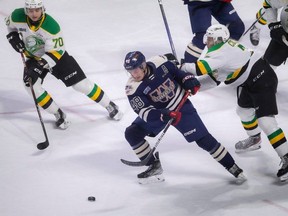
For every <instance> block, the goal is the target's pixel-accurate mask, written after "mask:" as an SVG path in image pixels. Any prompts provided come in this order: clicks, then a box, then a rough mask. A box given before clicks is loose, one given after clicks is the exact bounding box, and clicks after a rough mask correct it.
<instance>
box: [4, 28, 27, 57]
mask: <svg viewBox="0 0 288 216" xmlns="http://www.w3.org/2000/svg"><path fill="white" fill-rule="evenodd" d="M6 37H7V39H8V41H9V43H10V44H11V46H12V47H13V48H14V50H15V51H16V52H19V53H22V52H24V50H25V44H24V42H23V41H22V40H21V38H20V36H19V33H18V32H10V33H9V34H8V35H6Z"/></svg>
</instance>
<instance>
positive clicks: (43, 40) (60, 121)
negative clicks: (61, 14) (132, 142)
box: [6, 0, 122, 129]
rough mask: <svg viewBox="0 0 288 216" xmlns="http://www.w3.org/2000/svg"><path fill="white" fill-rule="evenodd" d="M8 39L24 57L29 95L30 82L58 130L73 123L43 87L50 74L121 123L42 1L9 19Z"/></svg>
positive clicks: (33, 0) (29, 0) (33, 1)
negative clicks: (73, 52)
mask: <svg viewBox="0 0 288 216" xmlns="http://www.w3.org/2000/svg"><path fill="white" fill-rule="evenodd" d="M6 25H7V27H8V32H9V34H8V35H7V39H8V41H9V43H10V44H11V45H12V47H13V48H14V49H15V50H16V51H17V52H19V53H24V54H25V56H26V58H27V61H26V69H25V70H24V75H23V81H24V83H25V86H26V90H27V91H28V93H29V94H31V92H30V88H29V80H30V79H32V84H33V88H34V90H35V95H36V98H37V102H38V104H39V105H40V106H41V107H42V108H43V109H45V110H46V111H47V112H48V113H51V114H54V115H55V117H56V126H57V127H59V128H62V129H66V128H67V127H68V126H69V124H70V122H69V121H68V120H67V119H66V114H65V113H64V112H63V111H62V110H61V109H60V108H59V107H58V105H57V104H56V103H55V102H54V100H53V99H52V97H51V96H50V95H49V93H48V92H47V91H46V90H45V89H44V88H43V87H42V83H43V81H44V78H45V77H46V75H47V73H48V72H51V74H52V75H53V76H55V77H56V78H57V79H60V80H61V81H62V82H63V83H64V84H65V85H66V86H67V87H69V86H72V88H73V89H75V90H76V91H79V92H81V93H83V94H85V95H87V96H88V97H89V98H90V99H92V100H93V101H95V102H97V103H99V104H100V105H101V106H103V107H104V108H106V109H107V110H108V113H109V117H110V118H111V119H115V120H120V118H121V116H122V113H121V112H120V111H119V109H118V106H117V105H116V104H115V103H113V102H112V101H111V100H110V99H109V97H108V96H107V95H106V94H105V93H104V91H103V90H102V89H101V88H100V87H99V86H98V85H96V84H95V83H93V82H92V81H91V80H90V79H88V78H87V77H86V75H85V74H84V72H83V71H82V69H81V68H80V66H79V65H78V63H77V62H76V60H75V59H74V58H73V57H72V56H70V55H69V54H68V52H67V50H66V49H65V44H64V40H63V36H62V32H61V29H60V26H59V25H58V23H57V22H56V21H55V20H54V19H53V18H52V17H51V16H50V15H48V14H47V13H46V12H45V8H44V5H43V2H42V0H25V7H24V8H19V9H16V10H14V11H13V12H12V14H11V15H10V16H8V17H7V18H6Z"/></svg>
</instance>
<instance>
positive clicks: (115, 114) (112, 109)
mask: <svg viewBox="0 0 288 216" xmlns="http://www.w3.org/2000/svg"><path fill="white" fill-rule="evenodd" d="M106 109H107V111H108V113H109V117H110V118H111V119H114V120H116V121H119V120H120V119H121V118H122V117H123V113H122V112H121V111H120V110H119V107H118V106H117V105H116V104H115V103H114V102H112V101H110V103H109V105H108V106H107V107H106Z"/></svg>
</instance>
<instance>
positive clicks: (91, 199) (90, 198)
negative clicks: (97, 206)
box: [88, 196, 96, 202]
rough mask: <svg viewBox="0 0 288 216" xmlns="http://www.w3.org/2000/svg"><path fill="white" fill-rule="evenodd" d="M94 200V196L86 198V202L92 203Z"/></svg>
mask: <svg viewBox="0 0 288 216" xmlns="http://www.w3.org/2000/svg"><path fill="white" fill-rule="evenodd" d="M95 200H96V199H95V197H94V196H89V197H88V201H91V202H94V201H95Z"/></svg>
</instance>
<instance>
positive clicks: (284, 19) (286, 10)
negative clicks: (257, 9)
mask: <svg viewBox="0 0 288 216" xmlns="http://www.w3.org/2000/svg"><path fill="white" fill-rule="evenodd" d="M280 22H281V25H282V26H283V29H284V30H285V31H286V32H287V33H288V5H286V6H285V7H283V8H282V11H281V14H280Z"/></svg>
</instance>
